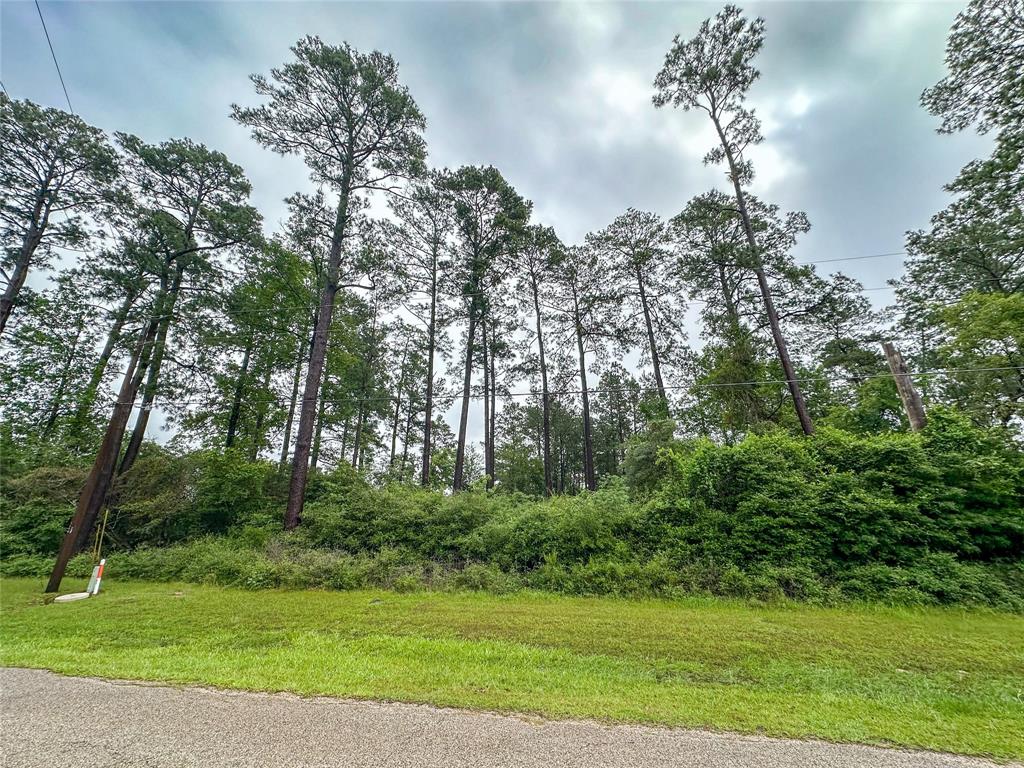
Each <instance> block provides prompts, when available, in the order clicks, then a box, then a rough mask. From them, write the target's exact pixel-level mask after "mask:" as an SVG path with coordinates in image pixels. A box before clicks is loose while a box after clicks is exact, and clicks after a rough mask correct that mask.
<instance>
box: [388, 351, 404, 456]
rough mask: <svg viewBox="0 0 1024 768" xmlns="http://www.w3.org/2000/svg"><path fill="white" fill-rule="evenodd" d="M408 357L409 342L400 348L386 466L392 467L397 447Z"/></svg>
mask: <svg viewBox="0 0 1024 768" xmlns="http://www.w3.org/2000/svg"><path fill="white" fill-rule="evenodd" d="M408 357H409V343H408V341H407V342H406V343H405V346H404V347H403V348H402V364H401V366H400V367H399V373H398V394H397V395H396V396H395V416H394V419H393V420H392V422H391V457H390V458H389V459H388V467H389V468H391V469H394V466H395V451H396V449H397V448H398V419H399V416H401V414H402V393H403V392H404V391H405V361H406V360H407V359H408Z"/></svg>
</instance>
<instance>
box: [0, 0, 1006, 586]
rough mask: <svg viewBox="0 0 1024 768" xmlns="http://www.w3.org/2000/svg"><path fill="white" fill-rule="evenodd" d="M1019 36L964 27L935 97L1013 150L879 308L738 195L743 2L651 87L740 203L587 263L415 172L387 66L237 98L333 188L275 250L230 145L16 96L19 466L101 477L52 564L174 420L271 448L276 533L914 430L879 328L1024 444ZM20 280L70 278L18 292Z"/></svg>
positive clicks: (8, 138)
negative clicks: (779, 431) (813, 441)
mask: <svg viewBox="0 0 1024 768" xmlns="http://www.w3.org/2000/svg"><path fill="white" fill-rule="evenodd" d="M997 19H998V20H999V21H1000V22H1001V23H999V24H995V20H997ZM1022 19H1024V13H1022V9H1021V3H1020V2H1017V1H1016V0H973V1H972V2H971V4H970V5H969V6H968V8H967V9H966V10H965V11H964V12H963V13H961V14H960V16H959V17H958V18H957V21H956V23H955V25H954V27H953V30H952V32H951V37H950V43H949V48H948V52H947V66H948V70H949V74H948V75H947V77H946V78H944V79H943V80H942V81H941V82H940V83H938V84H937V85H936V86H935V87H934V88H931V89H929V90H928V91H926V92H925V94H924V95H923V97H922V101H923V104H924V105H925V107H926V108H928V109H929V110H930V111H931V112H933V113H934V114H936V115H937V116H939V117H941V118H942V120H943V122H942V127H941V130H943V131H947V132H948V131H955V130H965V129H968V128H970V127H974V128H976V129H977V130H979V131H981V132H994V133H995V136H996V141H995V149H994V151H993V155H992V157H991V158H989V159H986V160H978V161H975V162H973V163H971V164H969V165H968V166H967V167H966V168H965V169H964V170H963V172H962V173H961V174H960V176H958V177H957V179H956V180H955V181H954V182H952V183H951V184H950V185H949V190H950V192H952V193H953V194H954V195H956V197H955V200H954V202H953V203H951V204H950V206H949V207H948V208H947V209H946V210H944V211H942V212H940V213H938V214H936V216H935V217H934V219H933V221H932V227H931V229H930V230H927V231H921V232H912V233H909V234H908V241H907V248H908V254H909V256H908V258H907V262H906V269H907V274H906V276H905V277H904V278H902V279H901V280H899V281H896V283H895V291H896V297H897V301H896V303H895V305H894V306H893V307H891V308H889V309H888V310H886V311H884V312H876V311H874V310H873V309H872V305H871V303H870V301H869V300H868V299H867V298H866V297H865V295H864V293H863V291H864V288H863V286H862V285H861V284H860V283H858V282H857V281H856V280H853V279H852V278H849V277H847V276H845V275H843V274H841V273H835V274H831V275H821V274H819V273H818V271H817V270H816V269H815V266H814V265H808V264H798V263H796V262H795V260H794V259H793V257H792V250H793V247H794V245H795V244H796V242H797V241H798V239H799V238H800V236H802V235H803V234H804V233H806V232H807V231H808V229H809V227H810V224H809V221H808V217H807V216H806V215H805V214H804V213H802V212H786V211H782V210H781V209H780V208H779V207H778V206H777V205H775V204H773V203H771V202H770V201H767V200H762V199H759V198H758V197H757V196H755V195H754V194H753V193H752V192H751V191H750V185H751V183H752V181H753V179H754V171H755V169H754V166H753V163H752V161H751V159H750V157H749V151H748V150H749V149H750V148H751V147H752V146H755V145H757V144H759V143H761V142H762V141H763V136H762V134H761V132H760V124H759V121H758V118H757V116H756V114H755V113H754V111H753V110H752V109H750V108H749V107H748V106H747V102H746V99H747V96H748V94H749V92H750V90H751V89H752V88H753V87H754V85H755V83H756V81H757V80H758V78H759V76H760V73H759V71H758V70H757V68H756V66H755V59H756V56H757V54H758V52H759V51H760V49H761V47H762V45H763V44H764V40H765V28H764V22H763V20H762V19H759V18H750V17H747V16H745V15H744V14H743V12H742V11H741V10H740V9H738V8H736V7H734V6H726V8H725V9H724V10H723V11H721V12H720V13H719V14H717V15H716V16H715V17H714V18H711V19H708V20H706V21H705V22H704V23H703V24H702V25H701V26H700V28H699V29H698V31H697V33H696V35H695V36H693V37H692V38H683V37H679V36H677V37H676V39H675V40H674V41H673V44H672V46H671V48H670V50H669V51H668V53H667V55H666V57H665V61H664V65H663V67H662V69H661V70H660V71H659V72H657V73H656V75H655V77H654V81H653V84H654V96H653V107H655V108H658V107H675V108H679V109H681V110H683V111H693V112H697V113H698V114H699V115H700V119H704V120H708V121H710V123H711V125H712V126H713V127H714V129H715V136H716V137H717V143H716V144H715V145H714V146H712V147H709V148H708V153H707V156H706V157H705V163H707V164H710V165H715V166H719V167H721V169H722V170H723V172H724V182H725V183H724V184H723V188H722V189H714V190H709V191H707V192H705V193H703V194H700V195H697V196H696V197H694V198H693V199H691V200H690V201H689V202H688V203H687V204H686V205H685V206H684V207H683V209H682V210H681V211H680V212H679V213H678V214H676V215H675V216H672V217H671V218H668V219H665V218H663V217H661V216H659V215H657V214H655V213H651V212H646V211H639V210H635V209H632V208H630V209H628V210H626V211H625V212H624V213H623V214H622V215H620V216H618V217H617V218H616V219H615V220H613V221H612V222H610V223H609V224H608V225H607V226H605V227H604V228H603V229H600V230H599V231H596V232H593V233H591V234H589V235H587V236H586V237H585V238H584V240H583V241H582V242H579V243H575V244H572V243H565V242H563V241H562V240H561V239H560V238H559V236H558V234H557V232H556V231H555V230H554V229H553V228H551V227H547V226H543V225H541V224H539V223H536V222H535V221H533V219H532V204H531V202H530V201H528V200H526V199H524V197H523V196H522V195H520V194H519V193H518V192H517V191H516V190H515V189H514V188H513V187H512V185H511V184H509V182H508V181H507V180H506V179H505V178H504V176H503V175H502V174H501V172H500V171H499V170H498V169H496V168H494V167H492V166H463V167H460V168H455V169H448V168H432V167H430V166H429V164H428V162H427V147H426V142H425V140H424V137H423V134H424V130H425V127H426V119H425V117H424V115H423V114H422V113H421V111H420V109H419V107H418V106H417V104H416V102H415V101H414V99H413V97H412V95H411V94H410V92H409V90H408V89H407V88H406V87H405V86H404V85H403V84H402V83H401V81H400V79H399V72H398V64H397V63H396V62H395V60H394V59H393V58H392V57H391V56H389V55H387V54H384V53H381V52H378V51H373V52H370V53H365V52H361V51H359V50H357V49H355V48H354V47H352V46H351V45H349V44H347V43H344V44H341V45H337V46H335V45H330V44H327V43H325V42H324V41H322V40H320V39H319V38H316V37H307V38H304V39H303V40H300V41H299V42H298V43H296V45H295V46H294V47H293V48H292V49H291V53H292V58H291V60H289V61H288V62H287V63H285V64H283V65H282V66H281V67H279V68H275V69H272V70H271V71H270V72H269V73H268V74H265V75H264V74H256V75H253V76H252V78H251V80H252V84H253V88H254V92H255V99H254V101H255V103H256V105H255V106H241V105H233V106H232V107H231V114H232V117H233V119H234V120H236V121H237V122H238V123H239V124H241V125H243V126H245V127H247V128H248V129H249V130H250V131H251V135H252V138H253V139H254V140H255V141H256V142H258V143H259V144H261V145H262V146H264V147H266V148H267V149H269V150H271V151H273V152H276V153H279V154H282V155H286V154H295V155H298V156H300V157H302V159H303V160H304V162H305V163H306V165H307V167H308V169H309V173H310V179H311V181H312V183H313V187H314V188H315V191H314V192H296V193H295V194H293V195H292V196H290V197H289V198H287V200H286V203H287V210H288V216H287V219H286V220H285V221H284V222H282V225H281V227H280V229H279V231H276V232H274V233H272V234H270V235H267V234H265V232H264V229H263V225H264V222H263V220H262V218H261V216H260V213H259V212H258V211H257V210H256V209H255V208H254V207H253V206H252V205H251V203H250V202H249V196H250V192H251V187H250V184H249V182H248V180H247V179H246V177H245V173H244V171H243V169H242V168H241V167H239V166H238V165H236V164H234V163H232V162H231V161H230V160H229V159H228V157H227V156H225V155H224V154H223V153H221V152H219V151H216V150H213V149H210V148H208V147H206V146H204V145H202V144H199V143H196V142H194V141H192V140H190V139H188V138H181V139H170V140H167V141H163V142H158V143H153V144H150V143H147V142H145V141H143V140H141V139H139V138H138V137H136V136H133V135H131V134H128V133H120V132H119V133H115V134H113V136H107V135H106V134H105V133H104V132H103V131H101V130H99V129H97V128H95V127H92V126H89V125H87V124H86V123H85V122H83V121H82V120H81V119H80V118H78V117H76V116H75V115H72V114H69V113H66V112H63V111H60V110H58V109H54V108H44V107H41V106H39V105H36V104H34V103H32V102H30V101H26V100H23V101H16V100H12V99H10V98H8V97H6V96H0V115H2V128H0V130H2V135H0V189H2V190H3V199H2V204H0V210H2V216H3V238H4V278H5V280H6V288H5V290H4V295H3V299H2V305H0V345H2V347H3V352H2V354H3V357H4V362H5V367H4V371H3V374H2V382H0V386H2V389H3V394H4V401H5V404H6V405H5V418H4V426H3V434H2V438H3V442H4V446H5V453H6V454H8V456H9V457H14V456H16V455H17V456H19V457H21V458H20V459H19V460H22V461H26V462H32V461H35V462H45V461H54V462H60V461H73V462H79V463H91V470H90V473H89V475H88V479H87V481H86V484H85V487H84V488H83V490H82V493H81V496H80V498H79V503H78V506H77V509H76V513H75V517H74V519H73V521H72V525H71V528H70V529H69V534H68V536H67V537H66V540H65V544H64V547H63V548H62V551H61V561H63V562H66V560H67V559H68V558H69V557H70V556H71V555H72V554H73V553H74V552H75V551H77V550H78V549H80V548H81V547H82V545H83V544H84V542H85V538H86V537H87V536H88V533H89V531H90V530H91V528H92V525H93V522H94V521H95V519H96V517H97V515H98V514H99V512H100V511H101V510H102V509H103V507H104V506H112V507H116V504H117V479H118V477H120V476H122V475H125V474H126V473H128V472H130V471H131V469H132V467H133V465H134V464H135V462H136V460H137V459H138V457H139V455H140V452H141V451H143V450H145V449H146V446H145V438H146V434H147V429H148V428H149V422H150V418H151V415H152V412H153V410H154V409H156V408H159V409H160V412H161V413H162V414H163V415H164V416H165V418H166V419H167V420H168V421H169V422H170V424H172V425H173V426H174V427H175V437H174V442H175V443H177V444H179V445H181V446H189V445H196V444H200V445H204V446H211V447H220V448H224V449H231V450H237V451H241V452H243V453H245V454H246V455H248V457H249V458H250V459H251V460H253V461H255V460H257V459H259V458H261V457H263V458H268V457H269V458H272V459H273V460H276V461H277V462H278V463H279V465H280V467H281V471H282V473H283V474H285V475H287V477H288V483H289V489H288V502H287V510H286V514H285V521H284V522H285V527H286V528H294V527H295V526H297V525H299V524H300V522H301V518H302V509H303V504H304V500H305V498H306V496H307V487H308V483H309V478H310V474H311V473H316V472H317V471H318V470H321V469H323V468H325V467H331V466H334V465H337V464H339V463H342V462H345V463H348V464H351V465H352V466H353V467H356V468H357V469H360V470H362V471H364V472H365V473H366V474H368V475H373V476H376V477H378V478H380V479H381V480H398V481H404V482H418V483H421V484H423V485H425V486H436V487H447V488H450V489H451V490H453V491H458V490H460V489H463V488H465V487H467V486H468V485H469V484H471V483H474V482H481V483H483V484H485V485H486V486H488V487H493V486H494V485H496V484H497V485H500V486H501V487H503V488H507V489H510V490H517V491H522V492H526V493H531V494H536V495H552V494H556V493H567V492H575V491H577V490H582V489H590V490H593V489H595V488H597V486H598V483H599V480H600V478H601V477H603V476H608V475H614V474H618V473H620V472H621V471H622V467H623V464H624V462H626V461H628V460H640V459H638V458H637V457H630V456H628V455H627V451H626V448H627V446H628V445H630V443H631V441H632V440H633V439H634V438H635V437H636V436H638V435H641V434H643V435H645V436H647V437H648V438H650V437H651V436H655V437H656V436H657V435H658V434H665V435H668V436H671V434H672V433H673V432H674V431H676V432H684V433H687V434H700V435H708V436H711V437H712V438H714V439H716V440H718V441H723V442H727V443H728V442H732V441H735V440H737V439H738V438H739V437H740V436H742V435H744V434H747V433H749V432H751V431H763V430H764V429H766V428H768V427H770V426H781V427H783V428H790V429H793V430H798V431H800V432H802V433H803V434H811V433H812V432H813V431H814V429H815V425H816V424H820V423H826V424H829V425H831V426H837V427H840V428H843V429H847V430H850V431H856V432H880V431H887V430H892V429H899V428H902V427H903V426H904V424H905V421H906V417H905V415H904V413H903V409H902V407H901V405H900V400H899V396H898V392H897V389H896V387H895V385H894V382H893V377H892V376H891V375H890V374H889V368H888V367H887V365H886V361H885V358H884V356H883V355H882V353H881V352H882V350H881V346H880V342H881V341H883V340H887V339H891V338H895V339H897V340H898V342H899V344H900V345H901V346H902V347H903V349H904V351H905V353H906V355H907V357H908V359H909V361H910V364H911V366H912V367H913V368H914V369H917V370H928V371H943V372H944V373H943V375H941V376H929V377H922V378H920V379H919V384H920V386H921V389H922V394H923V396H924V399H925V401H926V402H927V403H935V402H947V403H952V404H955V405H957V406H959V407H961V408H962V409H964V410H965V411H967V412H969V413H970V414H971V416H972V417H973V418H974V419H975V420H976V421H978V422H979V423H984V424H993V425H1000V426H1002V427H1005V428H1008V429H1019V427H1020V424H1021V415H1022V402H1024V368H1022V362H1021V348H1022V341H1024V338H1022V330H1021V329H1022V328H1024V292H1022V288H1024V221H1022V217H1021V210H1022V205H1021V203H1022V199H1024V176H1022V174H1021V164H1020V157H1021V151H1022V147H1024V133H1022V130H1021V126H1022V124H1024V123H1022V119H1021V118H1022V104H1024V98H1022V93H1024V88H1022V82H1024V81H1022V80H1021V74H1020V72H1021V71H1024V68H1022V67H1019V66H1015V64H1019V63H1020V51H1021V50H1022V45H1024V32H1022V30H1024V23H1022ZM1007 21H1009V22H1010V23H1002V22H1007ZM994 27H998V29H999V30H1000V32H999V34H998V35H995V36H993V35H990V34H988V33H989V32H990V31H991V29H993V28H994ZM680 130H681V131H683V130H685V126H684V125H682V124H681V125H680ZM373 199H380V200H386V202H387V205H388V207H389V212H388V214H387V215H386V216H377V217H375V216H372V215H371V213H370V201H371V200H373ZM65 261H67V262H69V263H70V262H73V265H71V266H66V265H65ZM33 271H37V272H40V271H48V272H50V273H52V274H53V279H52V286H51V287H48V288H46V289H44V290H39V291H36V290H31V289H29V288H28V287H27V283H26V280H27V277H28V276H29V274H30V273H31V272H33ZM688 313H696V314H697V315H698V317H699V328H700V336H699V338H698V339H688V338H687V335H686V332H685V322H684V321H685V319H686V318H687V316H688ZM631 355H635V358H631V357H630V356H631ZM634 359H635V360H638V364H636V365H634V364H633V362H632V361H633V360H634ZM627 363H628V364H627ZM637 370H638V371H639V373H637V372H636V371H637ZM452 407H454V408H455V413H456V418H455V423H454V424H453V425H449V424H448V422H447V420H446V419H445V413H446V412H447V411H448V410H449V409H450V408H452ZM473 408H477V409H478V413H479V415H480V417H482V426H483V440H482V444H481V446H480V450H477V447H476V446H475V445H473V444H472V443H471V442H470V440H469V428H470V420H471V412H472V409H473ZM639 455H640V454H638V456H639ZM646 460H649V461H653V457H651V456H648V457H647V459H646ZM55 573H56V572H55ZM58 581H59V577H58Z"/></svg>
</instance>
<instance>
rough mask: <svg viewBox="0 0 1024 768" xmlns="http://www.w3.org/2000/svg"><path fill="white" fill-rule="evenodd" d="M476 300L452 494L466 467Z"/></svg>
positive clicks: (468, 341)
mask: <svg viewBox="0 0 1024 768" xmlns="http://www.w3.org/2000/svg"><path fill="white" fill-rule="evenodd" d="M475 304H476V299H473V302H472V303H471V305H470V309H469V329H468V331H467V334H466V369H465V372H464V374H463V379H462V413H461V414H460V416H459V438H458V442H457V443H456V446H455V470H454V472H453V473H452V492H453V493H457V492H458V491H461V490H462V489H463V488H464V487H465V483H464V481H463V473H464V472H465V466H466V426H467V424H468V422H469V394H470V387H471V386H472V380H473V335H474V334H475V333H476V307H475Z"/></svg>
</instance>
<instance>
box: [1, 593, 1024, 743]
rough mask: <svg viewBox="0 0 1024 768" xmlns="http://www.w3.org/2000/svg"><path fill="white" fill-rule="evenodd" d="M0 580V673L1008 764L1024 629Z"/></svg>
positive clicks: (780, 613) (704, 603) (713, 603)
mask: <svg viewBox="0 0 1024 768" xmlns="http://www.w3.org/2000/svg"><path fill="white" fill-rule="evenodd" d="M41 590H42V584H41V583H40V582H38V581H36V580H28V579H5V580H4V581H3V583H2V585H0V663H2V664H4V665H6V666H26V667H43V668H47V669H52V670H55V671H57V672H63V673H66V674H76V675H96V676H103V677H113V678H129V679H140V680H154V681H166V682H174V683H196V684H204V685H212V686H219V687H224V688H240V689H249V690H262V691H292V692H295V693H299V694H306V695H314V694H324V695H333V696H344V697H355V698H367V699H384V700H398V701H412V702H427V703H432V704H438V705H448V706H459V707H470V708H482V709H492V710H504V711H518V712H530V713H536V714H540V715H544V716H548V717H555V718H558V717H583V718H597V719H601V720H608V721H619V722H643V723H657V724H663V725H675V726H688V727H705V728H715V729H721V730H732V731H741V732H761V733H767V734H771V735H778V736H795V737H818V738H824V739H830V740H834V741H851V742H862V743H872V744H893V745H901V746H907V747H918V748H925V749H934V750H940V751H946V752H958V753H963V754H977V755H989V756H993V757H997V758H1011V759H1013V758H1016V759H1020V758H1024V617H1021V616H1015V615H1006V614H998V613H990V612H974V611H955V610H931V609H928V610H924V609H922V610H910V609H903V610H900V609H887V608H874V607H849V608H842V609H835V608H815V607H808V606H797V605H784V606H771V607H755V606H750V605H746V604H743V603H738V602H728V601H717V600H697V599H695V600H690V601H682V602H678V601H673V602H669V601H630V600H617V599H599V598H567V597H559V596H552V595H538V594H516V595H510V596H494V595H486V594H468V593H467V594H444V593H426V592H425V593H416V594H406V595H401V594H396V593H390V592H367V591H360V592H314V591H304V592H299V591H296V592H285V591H263V592H247V591H243V590H233V589H225V588H219V587H204V586H196V585H192V584H144V583H124V582H116V581H115V582H110V583H109V586H107V585H106V584H105V590H104V593H103V594H102V595H101V596H100V597H99V598H97V599H93V600H85V601H80V602H77V603H68V604H62V605H57V604H52V605H46V604H44V602H43V597H42V593H41Z"/></svg>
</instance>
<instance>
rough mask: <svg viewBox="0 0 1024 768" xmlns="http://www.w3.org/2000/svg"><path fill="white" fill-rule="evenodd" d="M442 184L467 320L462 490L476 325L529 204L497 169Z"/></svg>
mask: <svg viewBox="0 0 1024 768" xmlns="http://www.w3.org/2000/svg"><path fill="white" fill-rule="evenodd" d="M438 184H439V187H440V188H441V190H443V191H444V192H445V193H446V194H447V195H448V196H449V199H450V200H451V204H452V206H453V210H454V212H455V228H456V243H455V252H456V258H455V266H454V275H455V280H456V281H457V284H458V285H459V287H460V292H459V293H460V296H461V298H462V302H463V305H464V312H465V317H466V322H467V327H466V341H465V353H464V356H463V363H464V365H463V376H462V409H461V412H460V414H459V430H458V436H457V441H456V451H455V467H454V470H453V477H452V483H453V485H452V488H453V490H455V491H459V490H462V489H463V487H465V482H464V481H465V476H464V471H463V470H464V462H465V458H466V427H467V424H468V422H469V401H470V397H471V394H472V393H471V389H472V381H473V367H474V362H475V361H476V358H477V354H476V353H477V348H476V341H477V340H476V333H477V327H478V326H480V325H481V324H483V323H485V322H486V320H487V317H488V313H489V312H490V310H491V303H492V302H493V301H494V300H495V292H496V289H497V288H498V286H500V284H501V283H502V281H503V279H504V277H505V275H507V273H508V271H509V269H508V264H507V261H508V257H509V255H510V253H511V248H512V246H513V244H514V242H515V240H516V239H517V238H518V237H519V236H520V234H521V232H522V230H523V228H524V227H525V226H526V224H527V222H528V221H529V218H530V207H531V205H530V203H528V202H527V201H525V200H523V198H522V197H520V196H519V194H518V193H517V192H516V191H515V189H513V188H512V186H511V185H510V184H509V183H508V182H507V181H505V179H504V177H502V175H501V173H500V172H499V171H498V169H497V168H494V167H493V166H487V167H478V166H464V167H462V168H459V169H458V170H456V171H451V172H447V173H445V174H444V175H443V176H442V178H441V180H440V181H439V182H438ZM503 262H504V263H503ZM482 346H486V344H484V345H482ZM487 394H489V393H485V401H486V395H487ZM488 420H489V419H485V421H488Z"/></svg>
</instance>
